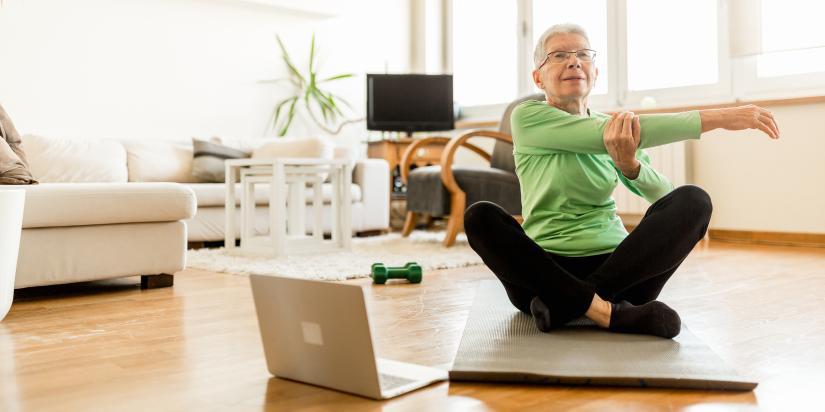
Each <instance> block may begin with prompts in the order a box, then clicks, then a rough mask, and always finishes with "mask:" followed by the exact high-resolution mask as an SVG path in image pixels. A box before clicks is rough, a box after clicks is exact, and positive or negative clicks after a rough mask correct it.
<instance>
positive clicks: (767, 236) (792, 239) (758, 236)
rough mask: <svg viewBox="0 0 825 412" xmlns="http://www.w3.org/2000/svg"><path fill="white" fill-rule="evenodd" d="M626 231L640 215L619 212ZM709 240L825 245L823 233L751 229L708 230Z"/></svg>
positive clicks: (781, 244) (630, 228) (636, 222)
mask: <svg viewBox="0 0 825 412" xmlns="http://www.w3.org/2000/svg"><path fill="white" fill-rule="evenodd" d="M619 216H620V217H621V218H622V222H624V225H625V228H627V231H628V232H629V231H631V230H633V228H634V227H636V226H637V225H638V224H639V222H640V221H641V220H642V215H636V214H623V213H622V214H619ZM708 235H709V238H710V240H715V241H719V242H731V243H748V244H761V245H774V246H803V247H825V234H822V233H793V232H761V231H753V230H727V229H710V230H708Z"/></svg>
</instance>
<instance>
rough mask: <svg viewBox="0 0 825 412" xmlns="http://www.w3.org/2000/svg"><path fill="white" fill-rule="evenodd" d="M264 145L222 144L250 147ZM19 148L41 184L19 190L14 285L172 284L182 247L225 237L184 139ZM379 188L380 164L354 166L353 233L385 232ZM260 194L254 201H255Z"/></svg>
mask: <svg viewBox="0 0 825 412" xmlns="http://www.w3.org/2000/svg"><path fill="white" fill-rule="evenodd" d="M268 141H271V140H269V139H244V140H236V141H232V142H228V143H227V144H229V145H233V146H235V147H237V148H241V149H244V150H251V149H253V148H255V147H257V146H258V145H261V144H263V143H265V142H268ZM23 150H24V151H25V153H26V156H27V158H28V161H29V166H30V169H31V171H32V174H33V175H34V177H35V178H36V179H38V180H39V181H40V182H41V184H39V185H35V186H29V187H27V188H26V190H27V195H26V207H25V212H24V218H23V234H22V237H21V246H20V257H19V258H18V269H17V278H16V281H15V287H16V288H21V287H29V286H41V285H49V284H57V283H68V282H78V281H86V280H95V279H104V278H112V277H121V276H133V275H155V276H145V277H144V278H143V280H144V282H143V283H144V286H149V287H151V286H153V284H154V285H155V286H166V285H171V282H172V278H171V276H169V275H171V274H173V273H174V272H176V271H179V270H182V269H183V268H184V267H185V262H186V246H187V242H205V241H220V240H223V239H224V231H223V227H224V193H225V185H224V184H223V183H198V182H197V181H196V179H195V178H194V177H193V176H192V175H191V169H192V145H191V142H174V141H155V140H147V141H120V140H114V139H100V140H85V139H84V140H80V139H54V138H43V137H38V136H32V135H27V136H23ZM335 153H336V157H339V158H340V157H343V158H349V159H353V157H354V156H352V154H351V153H350V151H348V150H344V149H336V150H335ZM387 182H389V166H388V165H387V163H386V162H385V161H384V160H380V159H359V160H354V167H353V176H352V187H351V191H352V229H353V232H355V233H358V232H373V231H383V230H386V229H387V228H388V227H389V185H388V183H387ZM262 189H263V190H256V194H257V196H256V198H257V199H258V200H259V204H262V205H263V204H265V201H266V199H267V196H268V194H267V192H268V190H266V188H262ZM328 190H329V188H326V190H325V191H328ZM329 207H330V206H329V205H325V208H329ZM196 209H197V213H196ZM257 213H258V216H259V218H258V219H257V221H256V229H257V231H258V232H259V233H266V232H267V231H268V222H269V219H268V215H267V214H268V210H267V208H266V207H259V208H258V209H257ZM236 215H239V213H237V214H236ZM325 215H329V213H326V214H325ZM328 225H329V222H326V228H325V230H329V226H328ZM236 226H237V225H236ZM158 274H162V275H161V276H157V275H158Z"/></svg>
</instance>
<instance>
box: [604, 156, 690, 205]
mask: <svg viewBox="0 0 825 412" xmlns="http://www.w3.org/2000/svg"><path fill="white" fill-rule="evenodd" d="M645 152H647V154H648V155H650V159H651V166H653V168H654V169H656V171H658V172H659V173H660V174H663V175H665V176H666V177H667V178H668V179H669V180H670V182H671V183H673V187H679V186H681V185H683V184H685V181H686V170H687V169H686V160H685V142H677V143H672V144H668V145H664V146H658V147H652V148H649V149H645ZM613 199H614V200H615V201H616V209H617V211H618V213H621V214H623V215H644V214H645V212H646V211H647V208H648V207H649V206H650V203H648V201H646V200H644V199H642V198H641V197H639V196H636V195H635V194H633V192H631V191H629V190H627V188H626V187H624V185H623V184H621V182H620V183H619V184H618V185H617V186H616V190H615V191H614V192H613Z"/></svg>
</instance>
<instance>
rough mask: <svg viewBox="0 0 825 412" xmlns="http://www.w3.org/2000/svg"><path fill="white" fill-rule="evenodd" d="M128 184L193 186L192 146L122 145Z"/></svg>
mask: <svg viewBox="0 0 825 412" xmlns="http://www.w3.org/2000/svg"><path fill="white" fill-rule="evenodd" d="M123 145H124V146H125V147H126V155H127V161H128V167H129V181H130V182H179V183H195V182H197V181H198V179H197V178H195V177H194V176H192V153H193V152H192V143H191V142H178V141H168V140H150V141H130V140H126V141H123Z"/></svg>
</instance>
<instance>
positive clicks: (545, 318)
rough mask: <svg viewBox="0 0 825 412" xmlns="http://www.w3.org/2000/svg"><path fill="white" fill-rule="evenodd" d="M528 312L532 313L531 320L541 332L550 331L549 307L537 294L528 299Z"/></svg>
mask: <svg viewBox="0 0 825 412" xmlns="http://www.w3.org/2000/svg"><path fill="white" fill-rule="evenodd" d="M530 313H532V314H533V321H535V322H536V327H537V328H539V330H540V331H542V332H549V331H550V309H548V308H547V305H545V304H544V302H542V301H541V299H539V297H538V296H536V297H534V298H533V299H532V300H531V301H530Z"/></svg>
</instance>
